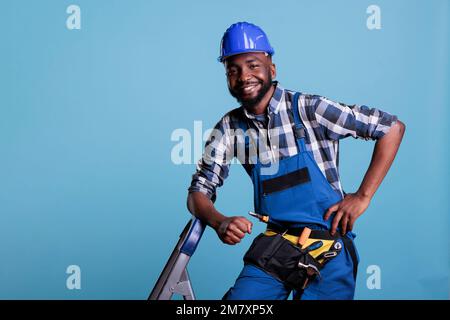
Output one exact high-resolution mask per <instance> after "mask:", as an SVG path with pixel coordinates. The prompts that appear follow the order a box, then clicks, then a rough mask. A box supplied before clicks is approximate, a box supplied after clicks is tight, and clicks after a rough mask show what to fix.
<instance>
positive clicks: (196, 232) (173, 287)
mask: <svg viewBox="0 0 450 320" xmlns="http://www.w3.org/2000/svg"><path fill="white" fill-rule="evenodd" d="M205 227H206V226H205V224H203V223H202V222H201V221H200V220H199V219H197V218H196V217H195V216H192V218H191V219H190V220H189V222H188V223H187V224H186V226H185V227H184V229H183V231H182V232H181V234H180V238H179V240H178V242H177V244H176V245H175V248H174V250H173V251H172V254H171V255H170V257H169V260H168V261H167V263H166V265H165V266H164V269H163V271H162V272H161V274H160V276H159V278H158V280H157V282H156V284H155V286H154V288H153V290H152V292H151V293H150V295H149V297H148V300H170V299H171V298H172V296H173V294H174V293H178V294H181V295H182V296H183V298H184V299H185V300H194V299H195V295H194V291H193V289H192V284H191V282H190V278H189V274H188V272H187V265H188V263H189V260H190V258H191V256H192V255H193V254H194V252H195V250H196V248H197V246H198V243H199V242H200V239H201V237H202V235H203V232H204V231H205Z"/></svg>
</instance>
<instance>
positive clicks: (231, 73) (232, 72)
mask: <svg viewBox="0 0 450 320" xmlns="http://www.w3.org/2000/svg"><path fill="white" fill-rule="evenodd" d="M227 74H228V75H233V74H236V70H234V69H231V70H228V72H227Z"/></svg>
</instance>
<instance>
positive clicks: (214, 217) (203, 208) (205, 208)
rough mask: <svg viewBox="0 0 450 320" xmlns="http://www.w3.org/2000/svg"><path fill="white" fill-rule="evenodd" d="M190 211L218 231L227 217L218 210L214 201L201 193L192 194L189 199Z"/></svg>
mask: <svg viewBox="0 0 450 320" xmlns="http://www.w3.org/2000/svg"><path fill="white" fill-rule="evenodd" d="M187 206H188V210H189V211H190V212H191V213H192V214H193V215H194V216H196V217H197V218H199V219H200V220H202V221H204V222H205V223H207V224H208V225H209V226H210V227H212V228H213V229H217V228H218V227H219V225H220V224H221V223H222V221H223V220H225V219H226V217H225V216H224V215H223V214H221V213H220V212H219V211H217V210H216V208H215V207H214V204H213V203H212V201H211V200H210V199H209V198H208V197H207V196H205V195H204V194H203V193H201V192H192V193H190V194H189V195H188V199H187Z"/></svg>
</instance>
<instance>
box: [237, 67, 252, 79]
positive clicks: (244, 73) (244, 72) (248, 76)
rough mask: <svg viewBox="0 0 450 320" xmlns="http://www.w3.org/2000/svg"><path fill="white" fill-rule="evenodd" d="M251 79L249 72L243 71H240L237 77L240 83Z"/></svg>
mask: <svg viewBox="0 0 450 320" xmlns="http://www.w3.org/2000/svg"><path fill="white" fill-rule="evenodd" d="M251 78H252V76H251V74H250V72H249V70H246V69H243V70H242V71H241V74H240V75H239V81H240V82H246V81H248V80H250V79H251Z"/></svg>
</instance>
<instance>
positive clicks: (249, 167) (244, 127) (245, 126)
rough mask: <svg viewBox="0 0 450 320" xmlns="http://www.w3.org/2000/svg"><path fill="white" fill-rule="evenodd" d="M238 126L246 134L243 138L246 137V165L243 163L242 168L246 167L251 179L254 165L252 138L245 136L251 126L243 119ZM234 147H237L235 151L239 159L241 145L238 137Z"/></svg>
mask: <svg viewBox="0 0 450 320" xmlns="http://www.w3.org/2000/svg"><path fill="white" fill-rule="evenodd" d="M238 125H239V129H241V130H242V132H243V134H244V136H243V137H244V148H245V149H244V150H245V155H244V161H245V163H242V166H243V167H244V169H245V171H246V172H247V174H248V175H249V176H250V177H251V176H252V170H253V167H254V164H251V163H250V137H249V136H248V135H247V134H245V133H246V132H247V130H248V129H249V125H248V123H247V122H246V121H244V120H243V119H239V121H238ZM234 146H235V150H234V151H235V156H236V157H237V152H238V150H237V148H238V147H239V145H238V143H237V137H236V141H235V144H234Z"/></svg>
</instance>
